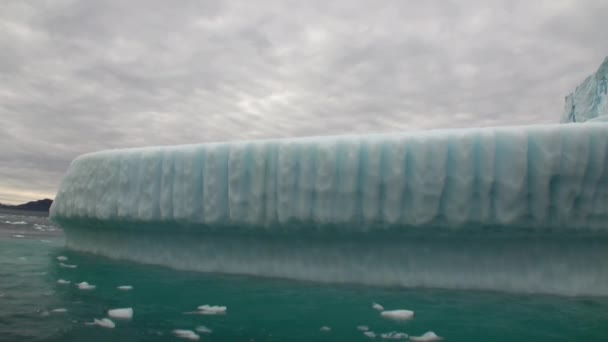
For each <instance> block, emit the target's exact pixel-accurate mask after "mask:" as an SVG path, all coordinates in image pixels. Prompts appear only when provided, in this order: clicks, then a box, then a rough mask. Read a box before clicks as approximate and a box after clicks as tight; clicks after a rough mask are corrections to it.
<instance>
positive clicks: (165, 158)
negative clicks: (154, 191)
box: [158, 149, 174, 221]
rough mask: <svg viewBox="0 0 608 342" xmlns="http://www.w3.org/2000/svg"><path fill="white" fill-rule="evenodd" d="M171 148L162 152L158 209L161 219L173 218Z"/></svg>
mask: <svg viewBox="0 0 608 342" xmlns="http://www.w3.org/2000/svg"><path fill="white" fill-rule="evenodd" d="M173 157H174V155H173V150H172V149H167V150H166V151H164V152H162V157H161V158H162V159H161V178H160V196H158V197H159V210H160V218H161V220H163V221H167V220H171V219H173Z"/></svg>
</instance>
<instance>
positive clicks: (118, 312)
mask: <svg viewBox="0 0 608 342" xmlns="http://www.w3.org/2000/svg"><path fill="white" fill-rule="evenodd" d="M108 316H110V317H111V318H116V319H131V318H133V308H120V309H112V310H108Z"/></svg>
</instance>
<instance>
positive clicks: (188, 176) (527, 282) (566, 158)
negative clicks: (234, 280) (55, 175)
mask: <svg viewBox="0 0 608 342" xmlns="http://www.w3.org/2000/svg"><path fill="white" fill-rule="evenodd" d="M607 61H608V60H607ZM607 68H608V63H606V62H604V64H603V65H602V67H601V68H600V70H599V71H598V73H597V74H595V75H594V76H591V77H590V78H588V79H587V80H586V81H585V82H584V83H583V85H581V86H580V87H579V88H577V90H576V91H575V92H574V95H570V96H569V97H568V98H567V110H566V112H567V114H568V113H570V114H571V115H570V114H568V115H569V116H568V115H567V116H565V118H564V119H563V121H576V122H580V121H587V122H589V124H556V125H541V126H523V127H500V128H483V129H479V128H476V129H459V130H433V131H424V132H416V133H400V134H385V135H356V136H355V135H353V136H334V137H312V138H301V139H284V140H260V141H244V142H233V143H210V144H200V145H187V146H172V147H150V148H139V149H125V150H112V151H102V152H96V153H90V154H86V155H83V156H80V157H78V158H76V159H75V160H74V161H73V162H72V164H71V165H70V167H69V169H68V171H67V174H66V176H65V178H64V180H63V182H62V184H61V186H60V188H59V191H58V193H57V196H56V199H55V201H54V202H53V205H52V207H51V218H52V219H53V221H55V222H56V223H58V224H60V225H61V226H63V227H64V228H65V233H66V245H67V246H68V247H69V248H72V249H75V250H79V251H84V252H89V253H95V254H99V255H104V256H107V257H111V258H116V259H124V260H132V261H137V262H142V263H151V264H157V265H164V266H169V267H173V268H176V269H182V270H195V271H204V272H223V273H231V274H248V275H256V276H269V277H283V278H290V279H302V280H313V281H321V282H349V283H361V284H369V285H381V286H407V287H418V286H425V287H443V288H463V289H487V290H501V291H515V292H528V293H550V294H559V295H601V296H608V286H607V284H608V155H607V153H608V123H606V122H604V121H606V120H604V119H605V118H606V116H603V114H606V106H607V105H606V98H605V94H606V90H605V88H602V87H604V85H605V77H604V78H602V75H606V70H607ZM602 113H603V114H602Z"/></svg>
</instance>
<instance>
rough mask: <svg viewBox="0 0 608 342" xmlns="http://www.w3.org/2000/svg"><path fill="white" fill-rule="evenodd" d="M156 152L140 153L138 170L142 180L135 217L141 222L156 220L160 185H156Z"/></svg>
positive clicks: (157, 179) (157, 162) (157, 161)
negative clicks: (140, 165) (139, 167)
mask: <svg viewBox="0 0 608 342" xmlns="http://www.w3.org/2000/svg"><path fill="white" fill-rule="evenodd" d="M158 154H159V153H158V152H157V151H153V150H145V151H143V152H142V154H141V156H142V159H141V164H142V167H141V169H140V170H139V178H140V179H141V180H142V190H141V194H142V196H141V200H140V201H139V203H138V204H139V208H138V213H137V216H138V217H140V218H141V219H142V220H143V221H153V220H158V219H159V218H160V217H158V208H159V204H158V201H159V198H158V196H157V194H158V193H159V187H160V184H159V183H158V181H159V177H158V164H159V158H158Z"/></svg>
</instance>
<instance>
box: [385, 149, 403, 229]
mask: <svg viewBox="0 0 608 342" xmlns="http://www.w3.org/2000/svg"><path fill="white" fill-rule="evenodd" d="M384 155H385V156H386V157H385V158H384V159H383V163H384V164H383V165H382V170H383V171H384V173H383V181H382V183H383V185H384V205H383V206H382V215H383V219H384V221H385V222H387V223H389V224H396V223H398V222H399V220H400V219H401V214H402V213H401V212H402V205H403V194H404V192H405V184H406V175H405V171H406V169H405V159H406V155H407V144H406V142H405V140H404V139H395V140H393V141H390V142H388V143H387V144H386V145H385V146H384Z"/></svg>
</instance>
